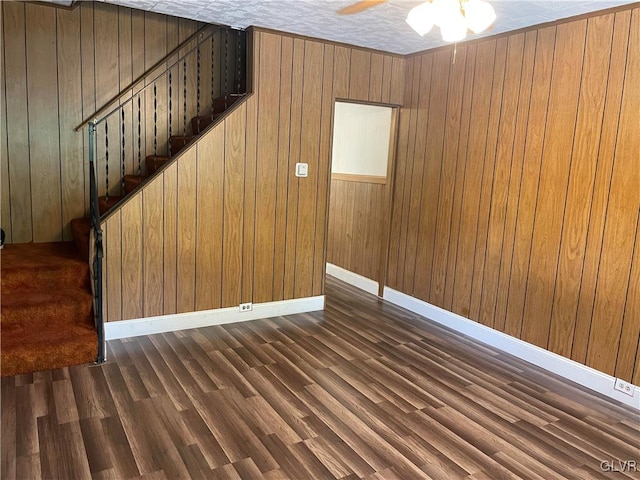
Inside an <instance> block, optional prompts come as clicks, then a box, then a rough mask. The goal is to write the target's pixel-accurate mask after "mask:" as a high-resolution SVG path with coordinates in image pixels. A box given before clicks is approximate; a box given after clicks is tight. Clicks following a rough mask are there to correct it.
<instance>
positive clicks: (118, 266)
mask: <svg viewBox="0 0 640 480" xmlns="http://www.w3.org/2000/svg"><path fill="white" fill-rule="evenodd" d="M121 225H122V224H121V218H120V212H118V214H116V215H113V216H112V217H111V218H109V219H108V220H107V221H106V222H105V223H104V227H105V228H104V259H105V260H104V267H105V277H106V282H105V283H104V293H103V298H104V299H105V300H106V301H105V304H106V305H107V316H106V318H105V321H107V322H115V321H118V320H122V294H123V292H122V271H123V269H122V228H121Z"/></svg>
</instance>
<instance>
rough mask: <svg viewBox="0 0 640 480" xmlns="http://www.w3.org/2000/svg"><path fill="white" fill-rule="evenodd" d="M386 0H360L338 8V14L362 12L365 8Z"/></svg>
mask: <svg viewBox="0 0 640 480" xmlns="http://www.w3.org/2000/svg"><path fill="white" fill-rule="evenodd" d="M386 1H387V0H362V1H360V2H356V3H354V4H352V5H349V6H347V7H344V8H341V9H340V10H338V14H339V15H353V14H354V13H360V12H364V11H365V10H367V9H369V8H371V7H375V6H376V5H380V4H381V3H384V2H386Z"/></svg>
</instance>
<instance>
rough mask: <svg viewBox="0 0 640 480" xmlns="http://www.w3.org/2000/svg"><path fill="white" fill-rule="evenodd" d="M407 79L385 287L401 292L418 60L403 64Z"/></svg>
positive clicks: (419, 68) (416, 102) (415, 113)
mask: <svg viewBox="0 0 640 480" xmlns="http://www.w3.org/2000/svg"><path fill="white" fill-rule="evenodd" d="M407 64H408V65H407V75H408V78H411V79H412V81H411V82H408V83H407V85H408V87H407V90H406V91H405V106H406V107H408V108H406V109H404V110H403V111H402V112H406V115H403V113H401V114H400V140H399V143H398V158H399V165H398V167H397V168H402V171H399V172H398V173H399V174H398V176H397V177H396V185H395V187H394V209H395V210H396V211H397V214H394V216H393V221H392V224H391V239H392V243H391V251H390V258H389V285H390V286H391V287H394V288H395V287H396V286H397V287H399V288H402V287H401V285H402V278H403V276H404V261H405V247H406V225H407V223H408V220H407V219H408V216H409V213H410V212H409V209H408V208H407V207H406V206H407V205H408V204H409V199H410V194H411V191H410V188H409V186H408V185H407V183H408V182H409V181H410V180H411V178H412V175H413V151H414V150H415V148H414V143H415V138H416V133H415V132H416V126H415V125H416V119H417V115H418V108H417V105H418V92H419V88H420V71H421V66H422V62H421V61H420V59H416V58H413V59H410V60H409V61H408V62H407Z"/></svg>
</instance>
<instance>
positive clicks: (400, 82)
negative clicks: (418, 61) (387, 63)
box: [389, 57, 405, 105]
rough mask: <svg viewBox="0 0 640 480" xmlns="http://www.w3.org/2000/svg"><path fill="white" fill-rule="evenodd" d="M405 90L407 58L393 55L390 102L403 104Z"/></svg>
mask: <svg viewBox="0 0 640 480" xmlns="http://www.w3.org/2000/svg"><path fill="white" fill-rule="evenodd" d="M404 91H405V60H403V59H401V58H398V57H393V63H392V66H391V93H390V98H389V102H390V103H393V104H394V105H403V102H404Z"/></svg>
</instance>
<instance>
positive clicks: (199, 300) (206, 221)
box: [195, 113, 244, 310]
mask: <svg viewBox="0 0 640 480" xmlns="http://www.w3.org/2000/svg"><path fill="white" fill-rule="evenodd" d="M237 116H238V113H235V114H234V117H237ZM225 130H226V129H225V128H217V129H216V131H215V133H213V134H212V135H207V137H206V138H203V139H202V141H201V142H199V143H198V145H197V146H196V148H197V152H196V153H197V187H196V191H197V193H198V195H197V197H196V232H197V236H196V294H195V302H196V303H195V308H196V310H210V309H212V308H220V307H221V306H222V304H223V302H222V290H223V282H222V279H223V276H222V274H223V267H222V265H223V253H224V254H226V255H227V256H228V257H232V258H233V257H237V258H240V253H241V252H242V241H241V239H240V236H239V235H237V234H236V237H235V239H234V241H231V242H223V235H224V234H227V228H226V225H227V221H226V220H227V218H228V217H229V213H227V211H225V210H224V209H223V202H224V194H225V192H226V191H227V188H226V187H227V185H226V183H227V175H226V174H225V165H226V164H230V165H233V163H232V162H231V161H230V160H229V159H228V158H225V137H224V135H225ZM229 143H231V142H229ZM235 149H236V150H237V145H236V146H235ZM229 150H231V148H229ZM241 160H244V156H243V158H242V159H241ZM238 190H239V192H238V193H240V194H241V193H242V188H239V189H238ZM236 195H237V194H236ZM239 213H241V212H239ZM223 217H224V218H223ZM240 218H242V216H241V215H239V216H236V217H235V218H233V217H231V218H230V219H229V220H230V221H228V224H229V225H233V223H232V222H235V223H236V224H237V223H239V220H240ZM229 230H231V229H229ZM231 231H232V230H231ZM224 243H226V244H227V245H228V248H227V249H223V245H224ZM236 275H237V276H239V275H238V273H237V271H236ZM230 280H231V281H233V280H235V281H236V283H237V284H238V285H239V283H240V282H239V278H237V279H233V277H230ZM225 284H226V282H225ZM234 304H235V305H237V302H235V303H232V304H230V305H234ZM230 305H225V306H230Z"/></svg>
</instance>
